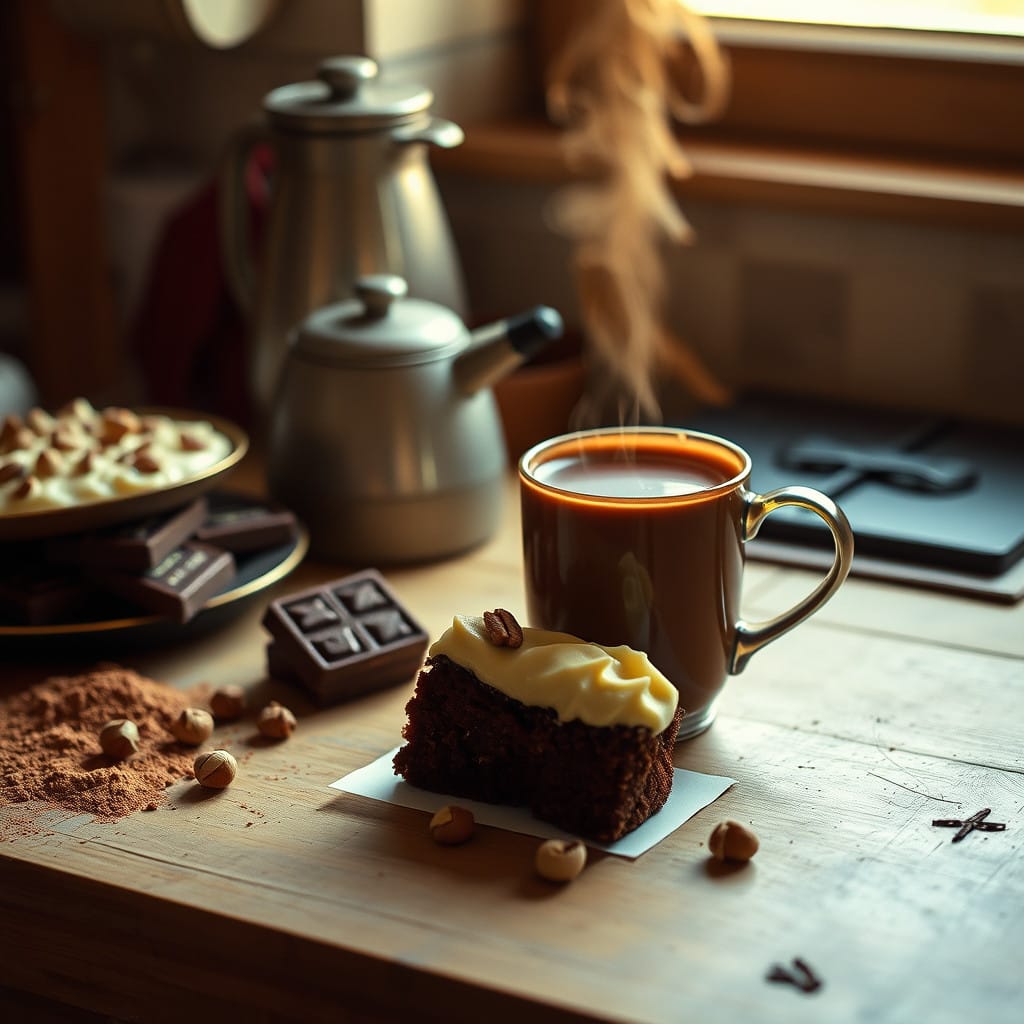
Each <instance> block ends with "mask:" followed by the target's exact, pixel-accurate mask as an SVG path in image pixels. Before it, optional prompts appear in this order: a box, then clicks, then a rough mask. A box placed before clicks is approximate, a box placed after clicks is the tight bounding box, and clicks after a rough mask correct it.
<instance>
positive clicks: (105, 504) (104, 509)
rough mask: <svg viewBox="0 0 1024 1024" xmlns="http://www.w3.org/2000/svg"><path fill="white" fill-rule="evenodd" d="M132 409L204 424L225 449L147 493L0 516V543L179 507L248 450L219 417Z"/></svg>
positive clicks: (234, 428)
mask: <svg viewBox="0 0 1024 1024" xmlns="http://www.w3.org/2000/svg"><path fill="white" fill-rule="evenodd" d="M136 411H137V412H138V414H139V415H140V416H146V415H161V416H167V417H168V418H170V419H172V420H178V421H181V422H185V423H187V422H196V421H199V420H204V421H205V422H207V423H209V424H210V425H211V426H212V427H213V428H214V429H215V430H218V431H220V432H221V433H222V434H223V435H224V436H225V437H226V438H227V439H228V441H229V442H230V444H231V447H230V450H229V451H228V453H227V454H226V455H225V456H224V457H223V458H221V459H219V460H218V461H217V462H215V463H213V464H212V465H210V466H208V467H207V468H206V469H203V470H201V471H200V472H198V473H195V474H193V475H192V476H189V477H186V478H185V479H183V480H179V481H177V482H176V483H173V484H168V485H167V486H165V487H158V488H155V489H153V490H151V491H138V492H136V493H135V494H127V495H123V496H120V497H116V498H101V499H98V500H96V501H89V502H82V503H79V504H75V505H60V506H53V507H50V508H40V509H32V510H29V511H26V512H3V513H0V542H6V541H12V540H18V541H20V540H36V539H39V538H43V537H57V536H60V535H61V534H65V533H79V532H81V531H83V530H93V529H96V528H97V527H100V526H113V525H115V524H117V523H127V522H130V521H131V520H132V519H142V518H144V517H145V516H149V515H153V514H154V513H155V512H163V511H164V510H165V509H170V508H174V507H175V506H177V505H184V504H186V503H187V502H189V501H191V500H192V499H193V498H197V497H199V495H201V494H204V493H206V491H208V490H210V489H211V488H213V487H215V486H217V485H219V484H221V483H222V482H223V480H224V477H225V475H226V474H227V473H229V472H230V471H231V470H232V469H234V468H235V466H237V465H238V463H239V462H241V461H242V459H243V458H244V456H245V453H246V452H247V451H248V450H249V438H248V435H247V434H246V433H245V431H244V430H242V428H241V427H239V426H237V425H236V424H234V423H232V422H231V421H230V420H226V419H223V418H222V417H220V416H212V415H209V414H207V413H197V412H195V411H189V410H186V409H164V408H146V409H139V410H136Z"/></svg>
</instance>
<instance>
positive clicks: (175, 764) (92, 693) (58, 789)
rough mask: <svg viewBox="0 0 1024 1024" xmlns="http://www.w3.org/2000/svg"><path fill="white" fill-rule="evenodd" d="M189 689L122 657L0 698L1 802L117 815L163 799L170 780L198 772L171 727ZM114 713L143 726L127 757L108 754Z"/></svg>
mask: <svg viewBox="0 0 1024 1024" xmlns="http://www.w3.org/2000/svg"><path fill="white" fill-rule="evenodd" d="M187 705H188V698H187V696H186V694H184V693H180V692H179V691H177V690H175V689H173V688H172V687H170V686H167V685H165V684H162V683H157V682H154V681H153V680H152V679H147V678H145V677H144V676H141V675H139V674H138V673H136V672H133V671H131V670H130V669H125V668H121V667H119V666H117V665H101V666H98V667H97V668H96V669H94V670H92V671H90V672H87V673H85V674H83V675H77V676H66V677H55V678H51V679H48V680H46V682H43V683H40V684H39V685H37V686H33V687H32V688H31V689H28V690H25V691H23V692H22V693H18V694H15V695H13V696H11V697H8V698H5V699H4V700H3V701H0V738H2V739H0V807H3V806H7V805H10V804H17V803H24V802H27V801H42V802H44V803H46V804H49V805H51V806H56V807H61V808H64V809H66V810H68V811H75V812H78V813H84V814H91V815H93V816H94V817H95V818H96V819H97V820H99V821H116V820H117V819H118V818H122V817H124V816H125V815H126V814H131V813H132V812H133V811H138V810H142V809H143V808H147V807H152V806H155V805H156V804H159V803H161V802H162V801H163V793H164V790H165V789H166V787H167V786H169V785H171V783H173V782H177V781H178V780H179V779H184V778H189V777H191V776H192V759H193V757H194V756H195V752H194V751H186V750H184V749H183V748H182V746H181V745H180V744H178V743H176V742H175V741H174V739H173V738H172V737H171V735H170V733H169V731H168V728H169V726H170V724H171V722H172V721H173V720H174V719H175V718H177V716H178V715H179V714H180V713H181V711H182V709H183V708H185V707H186V706H187ZM113 718H129V719H131V720H132V721H133V722H135V724H136V725H137V726H138V728H139V740H140V742H139V750H138V753H136V754H134V755H133V756H132V757H131V758H129V759H128V760H127V761H115V760H114V759H112V758H109V757H107V756H106V755H105V754H104V753H103V752H102V751H101V750H100V745H99V733H100V730H101V729H102V728H103V726H104V725H105V724H106V723H107V722H108V721H110V720H111V719H113Z"/></svg>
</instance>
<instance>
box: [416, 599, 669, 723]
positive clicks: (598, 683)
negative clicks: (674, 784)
mask: <svg viewBox="0 0 1024 1024" xmlns="http://www.w3.org/2000/svg"><path fill="white" fill-rule="evenodd" d="M442 654H443V655H446V656H447V657H448V658H450V659H451V660H452V661H453V662H455V663H456V664H458V665H461V666H462V667H463V668H466V669H468V670H469V671H470V672H472V673H473V674H474V675H476V676H477V678H478V679H480V680H482V681H483V682H485V683H487V684H488V685H489V686H493V687H494V689H496V690H499V691H500V692H501V693H504V694H505V695H506V696H508V697H512V698H513V699H515V700H518V701H520V702H521V703H523V704H528V705H532V706H535V707H547V708H553V709H554V710H555V712H556V714H557V715H558V717H559V719H560V720H561V721H563V722H565V721H569V720H571V719H579V720H580V721H582V722H584V723H586V724H587V725H594V726H611V725H625V726H645V727H647V728H648V729H650V730H651V731H652V732H653V733H655V734H657V733H660V732H661V731H662V730H663V729H665V728H666V727H667V726H668V725H669V723H670V722H671V721H672V718H673V716H674V715H675V713H676V706H677V705H678V703H679V692H678V691H677V690H676V688H675V687H674V686H673V685H672V684H671V683H670V682H669V681H668V680H667V679H666V678H665V677H664V676H663V675H662V674H661V673H660V672H659V671H658V670H657V669H656V668H655V667H654V666H653V665H652V664H651V662H650V659H649V658H648V657H647V655H646V654H644V653H642V652H641V651H635V650H633V648H631V647H626V646H622V647H601V646H599V645H598V644H592V643H587V642H585V641H583V640H580V639H579V638H578V637H575V636H570V635H569V634H568V633H554V632H551V631H549V630H545V629H532V628H530V627H524V628H523V643H522V646H521V647H516V648H512V647H497V646H495V645H494V644H493V643H491V642H490V640H488V638H487V630H486V629H485V627H484V622H483V618H482V617H479V616H471V615H456V616H455V618H454V620H453V621H452V624H451V627H450V628H449V629H447V630H445V632H444V633H443V634H442V635H441V636H440V637H439V638H438V639H437V640H436V641H435V642H434V643H433V645H432V646H431V648H430V651H429V656H430V657H436V656H438V655H442Z"/></svg>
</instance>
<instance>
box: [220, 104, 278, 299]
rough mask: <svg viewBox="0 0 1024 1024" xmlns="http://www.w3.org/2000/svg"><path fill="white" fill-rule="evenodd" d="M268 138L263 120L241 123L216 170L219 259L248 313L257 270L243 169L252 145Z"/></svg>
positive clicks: (261, 142) (254, 290) (256, 144)
mask: <svg viewBox="0 0 1024 1024" xmlns="http://www.w3.org/2000/svg"><path fill="white" fill-rule="evenodd" d="M270 141H271V136H270V132H269V130H268V129H267V127H266V126H265V125H264V124H262V123H258V122H252V123H250V124H247V125H244V126H243V127H242V128H241V129H239V131H237V132H236V133H235V135H234V136H233V138H232V139H231V141H230V142H229V143H228V147H227V149H226V151H225V153H224V156H223V158H222V160H221V166H220V173H219V182H218V184H219V193H218V196H217V219H218V225H217V226H218V237H219V242H220V252H221V260H222V262H223V265H224V273H225V276H226V278H227V282H228V288H229V289H230V291H231V295H232V297H233V298H234V300H235V302H237V303H238V306H239V308H240V309H241V310H242V312H243V313H244V314H245V315H247V316H248V315H249V314H250V313H251V311H252V307H253V300H254V296H255V293H256V271H255V267H254V265H253V257H252V231H251V230H250V226H249V217H250V211H249V198H248V189H247V188H246V171H247V168H248V164H249V156H250V154H251V153H252V151H253V150H254V149H255V147H256V146H259V145H264V144H269V143H270Z"/></svg>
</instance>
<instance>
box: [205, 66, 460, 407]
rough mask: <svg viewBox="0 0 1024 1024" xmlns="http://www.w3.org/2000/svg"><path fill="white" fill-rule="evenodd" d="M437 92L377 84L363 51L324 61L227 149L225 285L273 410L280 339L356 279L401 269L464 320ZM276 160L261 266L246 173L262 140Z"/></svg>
mask: <svg viewBox="0 0 1024 1024" xmlns="http://www.w3.org/2000/svg"><path fill="white" fill-rule="evenodd" d="M432 102H433V94H432V93H431V92H430V90H429V89H425V88H421V87H419V86H409V85H401V84H391V83H388V82H386V81H385V80H383V79H382V78H378V74H377V65H376V64H375V63H374V61H372V60H370V59H368V58H365V57H334V58H331V59H329V60H325V61H323V62H322V63H321V64H320V66H319V68H318V71H317V80H316V81H310V82H298V83H295V84H293V85H286V86H283V87H281V88H279V89H275V90H273V91H272V92H270V93H269V94H268V95H267V96H266V97H265V98H264V101H263V110H264V114H265V119H266V124H265V125H261V126H259V127H253V128H250V129H247V130H245V131H243V132H241V133H239V136H238V137H237V138H236V139H235V140H234V141H233V143H232V144H231V146H230V147H229V151H228V154H227V158H226V160H225V164H224V173H223V176H222V194H221V203H220V213H221V231H220V234H221V243H222V248H223V251H224V261H225V266H226V270H227V275H228V280H229V282H230V284H231V287H232V290H233V292H234V294H235V298H236V299H237V301H238V302H239V304H240V306H241V308H242V309H243V311H244V312H245V313H246V314H247V316H248V318H249V337H250V359H249V389H250V393H251V396H252V398H253V400H254V405H255V407H256V410H257V412H258V413H260V414H263V418H265V415H266V414H267V413H268V411H269V404H270V401H271V398H272V396H273V392H274V387H275V385H276V382H277V376H278V373H279V372H280V368H281V364H282V362H283V360H284V356H285V350H286V348H287V338H288V333H289V331H291V330H292V329H293V328H294V326H295V325H296V324H297V323H299V322H300V321H301V320H302V319H303V318H304V317H305V316H306V315H307V314H308V313H310V312H312V311H313V310H314V309H319V308H320V307H322V306H325V305H327V304H328V303H331V302H335V301H337V300H338V299H341V298H347V297H351V296H352V294H353V285H354V282H355V279H356V278H357V277H358V276H359V275H360V274H372V273H400V274H402V276H403V277H405V279H406V280H407V281H408V284H409V288H410V291H411V293H412V294H413V295H416V296H418V297H420V298H425V299H430V300H432V301H435V302H439V303H441V304H442V305H445V306H448V307H449V308H450V309H453V310H455V311H456V312H458V313H460V314H464V313H465V293H464V286H463V280H462V273H461V270H460V267H459V263H458V258H457V255H456V251H455V246H454V244H453V241H452V237H451V230H450V227H449V224H448V220H447V216H446V214H445V211H444V208H443V206H442V204H441V200H440V196H439V194H438V191H437V186H436V184H435V182H434V178H433V175H432V174H431V171H430V167H429V164H428V162H427V158H426V155H427V146H428V145H433V146H441V147H444V148H450V147H453V146H457V145H459V144H460V143H461V142H462V138H463V135H462V129H461V128H459V126H458V125H456V124H453V123H452V122H451V121H445V120H443V119H441V118H437V117H432V116H431V115H430V113H429V107H430V105H431V103H432ZM261 142H262V143H269V144H270V146H271V147H272V150H273V153H274V156H275V168H274V172H273V176H272V183H271V191H270V201H269V211H268V217H267V222H266V227H265V233H264V237H263V240H262V243H261V258H260V260H259V263H258V265H254V262H253V260H252V259H251V258H250V239H249V224H248V207H247V203H246V201H245V187H244V176H245V168H246V166H247V161H248V156H249V154H250V153H251V151H252V149H253V147H254V146H255V145H257V144H258V143H261Z"/></svg>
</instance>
